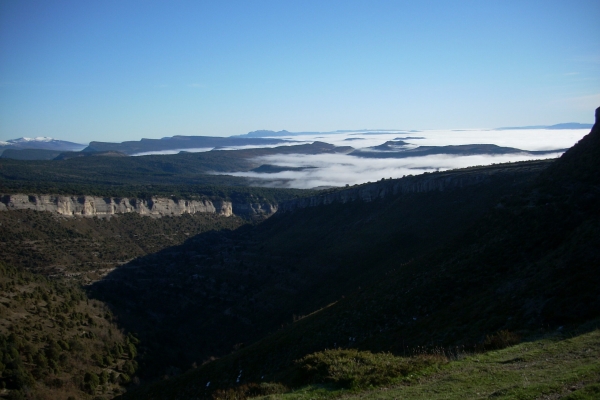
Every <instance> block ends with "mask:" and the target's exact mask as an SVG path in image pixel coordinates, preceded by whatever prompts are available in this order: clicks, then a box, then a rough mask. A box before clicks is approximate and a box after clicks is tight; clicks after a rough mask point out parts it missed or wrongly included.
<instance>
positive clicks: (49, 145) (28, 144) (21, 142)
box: [0, 137, 85, 158]
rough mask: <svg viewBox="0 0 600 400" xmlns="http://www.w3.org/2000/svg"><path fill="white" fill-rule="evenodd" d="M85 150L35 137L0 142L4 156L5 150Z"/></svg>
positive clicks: (58, 141)
mask: <svg viewBox="0 0 600 400" xmlns="http://www.w3.org/2000/svg"><path fill="white" fill-rule="evenodd" d="M84 148H85V145H84V144H80V143H73V142H67V141H65V140H58V139H53V138H50V137H36V138H27V137H22V138H19V139H10V140H7V141H6V142H3V141H0V154H4V152H5V151H6V150H17V151H18V150H24V149H36V150H52V151H55V152H56V151H58V152H62V151H81V150H83V149H84ZM11 158H12V157H11Z"/></svg>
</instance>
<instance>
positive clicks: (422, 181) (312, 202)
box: [279, 161, 549, 212]
mask: <svg viewBox="0 0 600 400" xmlns="http://www.w3.org/2000/svg"><path fill="white" fill-rule="evenodd" d="M548 165H549V163H548V161H540V162H530V163H523V164H519V163H515V164H513V165H508V166H501V167H497V168H496V167H481V168H472V169H466V170H453V171H447V172H436V173H430V174H423V175H418V176H408V177H404V178H401V179H389V180H382V181H379V182H374V183H368V184H364V185H360V186H356V187H350V188H347V189H343V190H335V191H331V192H325V193H322V194H319V195H316V196H311V197H304V198H300V199H295V200H290V201H286V202H282V203H280V204H279V212H288V211H293V210H296V209H299V208H306V207H314V206H319V205H326V204H332V203H348V202H352V201H363V202H371V201H374V200H376V199H383V198H385V197H387V196H395V195H401V194H403V193H421V192H431V191H444V190H449V189H454V188H461V187H465V186H471V185H475V184H478V183H482V182H488V181H490V180H491V179H492V177H493V176H500V175H504V176H506V175H514V174H523V173H532V174H535V173H539V172H540V171H542V170H543V169H546V168H547V167H548Z"/></svg>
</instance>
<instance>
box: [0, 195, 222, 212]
mask: <svg viewBox="0 0 600 400" xmlns="http://www.w3.org/2000/svg"><path fill="white" fill-rule="evenodd" d="M24 209H29V210H36V211H49V212H52V213H56V214H60V215H64V216H71V217H73V216H75V217H94V216H99V217H102V216H110V215H114V214H123V213H131V212H134V213H138V214H141V215H148V216H152V217H163V216H176V215H182V214H194V213H214V214H219V215H224V216H227V217H228V216H231V215H233V206H232V204H231V202H228V201H210V200H179V199H169V198H160V197H158V198H151V199H148V200H145V199H128V198H113V197H96V196H59V195H26V194H8V195H0V211H8V210H24Z"/></svg>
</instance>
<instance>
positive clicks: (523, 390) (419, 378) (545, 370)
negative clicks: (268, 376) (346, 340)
mask: <svg viewBox="0 0 600 400" xmlns="http://www.w3.org/2000/svg"><path fill="white" fill-rule="evenodd" d="M385 357H387V356H385ZM405 362H406V361H405ZM334 364H337V363H334ZM393 369H395V367H394V368H393ZM356 376H357V377H359V378H360V376H362V374H361V373H360V372H359V373H358V374H356ZM599 383H600V330H595V331H592V332H589V333H585V334H581V335H579V336H575V337H570V338H564V337H560V336H558V335H555V336H552V337H548V338H545V339H540V340H536V341H530V342H523V343H521V344H518V345H516V346H513V347H509V348H506V349H502V350H496V351H490V352H487V353H484V354H472V355H465V357H464V358H463V359H460V360H454V361H450V362H448V363H447V364H443V363H438V364H436V368H425V369H421V370H418V369H417V370H416V371H415V372H414V373H412V374H411V373H409V374H407V375H403V374H401V373H400V374H398V375H397V379H396V380H395V383H392V384H388V385H383V386H378V387H372V388H365V387H359V388H358V389H354V390H352V389H350V390H349V389H348V387H343V388H340V387H339V385H335V384H331V383H330V384H329V385H323V384H312V385H309V386H304V387H302V388H299V389H297V390H295V391H293V392H289V393H285V394H277V395H269V396H265V397H260V398H262V399H298V400H300V399H331V398H344V399H346V398H361V399H400V398H401V399H488V398H490V399H538V398H564V396H567V397H566V398H569V399H593V398H598V396H599V394H600V385H599ZM545 396H548V397H545Z"/></svg>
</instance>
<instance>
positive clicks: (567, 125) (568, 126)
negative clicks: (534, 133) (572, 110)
mask: <svg viewBox="0 0 600 400" xmlns="http://www.w3.org/2000/svg"><path fill="white" fill-rule="evenodd" d="M592 126H594V124H580V123H579V122H565V123H562V124H556V125H531V126H507V127H504V128H496V129H495V130H497V131H510V130H516V129H592Z"/></svg>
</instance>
